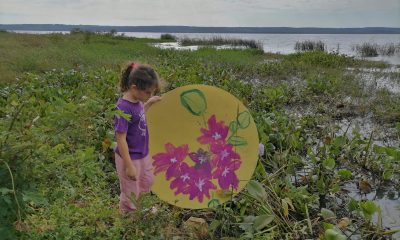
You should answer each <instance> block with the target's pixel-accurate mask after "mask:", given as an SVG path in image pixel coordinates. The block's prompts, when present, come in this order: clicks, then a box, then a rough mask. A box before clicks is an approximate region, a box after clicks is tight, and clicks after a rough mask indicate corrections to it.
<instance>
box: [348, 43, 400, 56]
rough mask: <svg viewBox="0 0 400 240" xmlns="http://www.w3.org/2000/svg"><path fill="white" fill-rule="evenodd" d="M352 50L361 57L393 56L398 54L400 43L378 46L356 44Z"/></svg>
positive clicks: (373, 44) (374, 44)
mask: <svg viewBox="0 0 400 240" xmlns="http://www.w3.org/2000/svg"><path fill="white" fill-rule="evenodd" d="M353 49H354V50H355V51H356V52H357V53H358V54H360V55H361V56H362V57H376V56H378V55H382V56H393V55H394V54H399V53H400V43H397V44H394V43H389V44H385V45H379V44H376V43H363V44H357V45H355V46H354V47H353Z"/></svg>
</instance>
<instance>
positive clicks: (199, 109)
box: [180, 89, 207, 116]
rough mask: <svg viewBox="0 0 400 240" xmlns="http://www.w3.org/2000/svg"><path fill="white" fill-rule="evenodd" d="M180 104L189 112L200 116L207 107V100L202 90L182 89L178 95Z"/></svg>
mask: <svg viewBox="0 0 400 240" xmlns="http://www.w3.org/2000/svg"><path fill="white" fill-rule="evenodd" d="M180 97H181V103H182V106H184V107H185V108H186V109H187V110H188V111H189V112H190V113H192V114H193V115H196V116H201V115H203V114H204V113H205V111H206V109H207V101H206V97H205V96H204V94H203V92H202V91H200V90H198V89H191V90H188V91H184V92H182V93H181V95H180Z"/></svg>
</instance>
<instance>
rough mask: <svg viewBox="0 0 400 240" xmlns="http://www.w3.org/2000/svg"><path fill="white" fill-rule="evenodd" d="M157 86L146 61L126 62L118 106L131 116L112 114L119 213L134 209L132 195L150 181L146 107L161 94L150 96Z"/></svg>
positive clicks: (135, 196)
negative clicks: (115, 143)
mask: <svg viewBox="0 0 400 240" xmlns="http://www.w3.org/2000/svg"><path fill="white" fill-rule="evenodd" d="M159 88H160V79H159V78H158V75H157V73H156V72H155V71H154V69H153V68H152V67H150V66H148V65H142V64H138V63H129V64H128V65H127V66H126V67H125V69H124V70H123V71H122V74H121V79H120V90H121V92H122V97H121V98H119V99H118V102H117V108H118V109H119V110H122V111H123V112H124V113H126V114H129V115H130V116H131V119H130V120H126V119H124V118H122V117H115V119H114V126H115V136H116V140H117V148H116V149H115V163H116V166H117V172H118V177H119V184H120V190H121V195H120V202H119V208H120V211H121V212H122V213H127V212H130V211H133V210H135V209H136V207H137V206H135V205H134V204H133V203H132V201H131V199H130V198H131V195H132V193H133V196H132V197H134V198H135V199H136V200H138V199H139V197H140V194H141V193H143V192H149V191H150V188H151V186H152V184H153V178H154V175H153V168H152V164H151V158H150V157H149V146H148V145H149V135H148V131H147V124H146V115H145V112H146V111H147V109H148V108H149V107H150V106H151V105H152V104H154V103H155V102H157V101H160V100H161V98H160V97H158V96H152V95H153V93H154V92H155V91H156V90H159Z"/></svg>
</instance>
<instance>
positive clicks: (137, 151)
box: [114, 98, 149, 160]
mask: <svg viewBox="0 0 400 240" xmlns="http://www.w3.org/2000/svg"><path fill="white" fill-rule="evenodd" d="M117 108H118V109H119V110H121V111H123V112H124V113H126V114H128V115H130V116H131V119H130V120H126V119H125V118H123V117H121V116H118V115H117V116H115V118H114V129H115V133H117V132H119V133H126V142H127V143H128V149H129V155H130V156H131V159H132V160H137V159H141V158H144V157H146V156H147V154H148V153H149V132H148V129H147V123H146V115H145V112H144V106H143V103H142V102H140V101H138V102H135V103H134V102H130V101H128V100H125V99H122V98H119V99H118V101H117ZM115 152H116V153H118V154H120V153H119V149H118V146H117V148H116V149H115Z"/></svg>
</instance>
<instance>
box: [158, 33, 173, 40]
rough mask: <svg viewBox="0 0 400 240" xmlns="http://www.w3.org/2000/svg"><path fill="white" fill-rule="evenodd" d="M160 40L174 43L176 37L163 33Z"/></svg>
mask: <svg viewBox="0 0 400 240" xmlns="http://www.w3.org/2000/svg"><path fill="white" fill-rule="evenodd" d="M160 39H161V40H172V41H176V39H177V37H176V36H174V35H172V34H169V33H164V34H161V36H160Z"/></svg>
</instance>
